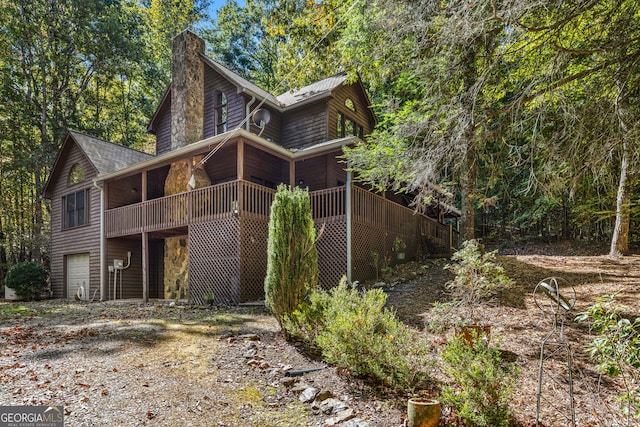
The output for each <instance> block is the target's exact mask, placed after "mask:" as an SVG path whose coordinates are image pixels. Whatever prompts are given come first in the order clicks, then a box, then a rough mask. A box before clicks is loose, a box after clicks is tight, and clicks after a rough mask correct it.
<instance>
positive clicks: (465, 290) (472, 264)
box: [445, 239, 513, 322]
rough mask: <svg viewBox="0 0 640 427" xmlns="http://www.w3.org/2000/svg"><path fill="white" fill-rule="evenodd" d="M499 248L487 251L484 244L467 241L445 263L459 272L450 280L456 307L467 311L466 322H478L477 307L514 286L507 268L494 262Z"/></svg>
mask: <svg viewBox="0 0 640 427" xmlns="http://www.w3.org/2000/svg"><path fill="white" fill-rule="evenodd" d="M495 257H496V251H493V252H485V251H484V248H483V247H482V245H480V243H479V242H478V241H477V240H475V239H472V240H467V241H466V242H464V243H463V244H462V249H460V250H459V251H457V252H456V253H454V254H453V256H452V257H451V261H452V262H451V264H447V265H446V266H445V268H446V269H448V270H451V271H452V272H453V273H454V274H455V278H454V279H453V280H451V281H450V282H448V283H447V289H448V290H449V291H450V292H451V296H452V297H453V302H452V304H451V306H452V307H460V308H461V309H463V310H465V311H466V316H467V318H466V319H465V320H466V321H472V322H474V321H475V318H474V312H473V310H474V308H477V307H480V306H481V305H482V304H485V303H488V302H489V303H490V302H492V301H493V300H492V298H493V296H494V295H495V294H496V293H497V291H498V290H500V289H503V288H508V287H511V286H512V285H513V281H512V280H511V279H509V277H508V276H507V275H506V274H505V272H504V268H502V267H501V266H500V265H498V264H496V263H494V262H493V261H494V260H495Z"/></svg>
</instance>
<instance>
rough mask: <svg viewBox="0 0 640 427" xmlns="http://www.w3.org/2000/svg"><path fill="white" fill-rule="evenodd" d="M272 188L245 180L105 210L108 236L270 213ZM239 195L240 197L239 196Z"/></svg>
mask: <svg viewBox="0 0 640 427" xmlns="http://www.w3.org/2000/svg"><path fill="white" fill-rule="evenodd" d="M274 194H275V190H272V189H271V188H267V187H263V186H261V185H257V184H253V183H250V182H246V181H232V182H226V183H223V184H217V185H211V186H209V187H204V188H198V189H196V190H192V191H189V192H186V193H180V194H176V195H172V196H166V197H160V198H157V199H153V200H148V201H145V202H140V203H135V204H132V205H127V206H122V207H119V208H115V209H109V210H107V211H105V232H106V235H107V237H117V236H125V235H130V234H139V233H141V232H143V231H158V230H166V229H170V228H178V227H184V226H187V225H189V224H195V223H201V222H206V221H212V220H216V219H220V218H224V217H230V216H233V215H239V214H251V215H259V216H266V217H268V216H269V212H270V208H271V202H272V201H273V195H274ZM239 196H240V197H239Z"/></svg>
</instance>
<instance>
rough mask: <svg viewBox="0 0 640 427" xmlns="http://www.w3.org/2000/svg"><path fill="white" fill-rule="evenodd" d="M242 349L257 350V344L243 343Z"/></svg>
mask: <svg viewBox="0 0 640 427" xmlns="http://www.w3.org/2000/svg"><path fill="white" fill-rule="evenodd" d="M244 348H246V349H247V350H251V349H252V348H258V344H256V342H255V341H245V343H244Z"/></svg>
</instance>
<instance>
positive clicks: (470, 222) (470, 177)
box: [461, 136, 476, 240]
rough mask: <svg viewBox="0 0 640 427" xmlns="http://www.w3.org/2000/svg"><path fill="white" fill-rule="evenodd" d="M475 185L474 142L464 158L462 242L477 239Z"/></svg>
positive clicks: (469, 143) (469, 144)
mask: <svg viewBox="0 0 640 427" xmlns="http://www.w3.org/2000/svg"><path fill="white" fill-rule="evenodd" d="M475 184H476V147H475V144H474V142H473V136H471V141H469V142H468V146H467V151H466V153H465V158H464V170H462V174H461V191H462V240H470V239H473V238H474V237H475V197H474V193H475Z"/></svg>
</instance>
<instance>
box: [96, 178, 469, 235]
mask: <svg viewBox="0 0 640 427" xmlns="http://www.w3.org/2000/svg"><path fill="white" fill-rule="evenodd" d="M274 195H275V190H273V189H271V188H267V187H264V186H262V185H258V184H254V183H251V182H247V181H242V180H236V181H231V182H226V183H223V184H216V185H211V186H209V187H204V188H198V189H196V190H192V191H189V192H186V193H180V194H176V195H172V196H166V197H160V198H157V199H153V200H148V201H145V202H140V203H135V204H132V205H128V206H122V207H119V208H115V209H109V210H107V211H106V212H105V232H106V235H107V237H117V236H125V235H131V234H139V233H141V232H143V231H147V232H150V231H159V230H166V229H170V228H178V227H185V226H187V225H189V224H195V223H202V222H207V221H212V220H216V219H221V218H225V217H230V216H237V215H247V214H249V215H254V216H260V217H269V215H270V210H271V203H272V202H273V197H274ZM309 196H310V201H311V209H312V212H313V218H314V219H322V220H323V221H344V220H345V218H346V213H347V206H346V187H345V186H341V187H334V188H329V189H325V190H319V191H313V192H311V193H309ZM351 198H352V218H353V220H354V221H356V222H359V223H363V224H367V225H371V226H374V227H378V228H380V229H383V230H385V231H387V232H388V233H390V234H396V235H403V236H416V235H418V234H421V235H422V236H429V239H430V240H431V241H432V242H433V243H434V244H436V245H438V246H442V247H449V245H450V244H451V243H453V244H454V246H455V244H456V243H457V242H451V239H452V237H453V236H451V231H450V227H449V226H447V225H444V224H440V223H438V222H437V221H436V220H434V219H431V218H428V217H425V216H422V215H417V214H416V213H415V212H414V211H413V210H412V209H409V208H406V207H404V206H400V205H398V204H396V203H393V202H391V201H389V200H385V199H384V198H382V197H381V196H378V195H376V194H373V193H371V192H369V191H366V190H364V189H362V188H358V187H355V186H354V187H352V196H351Z"/></svg>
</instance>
